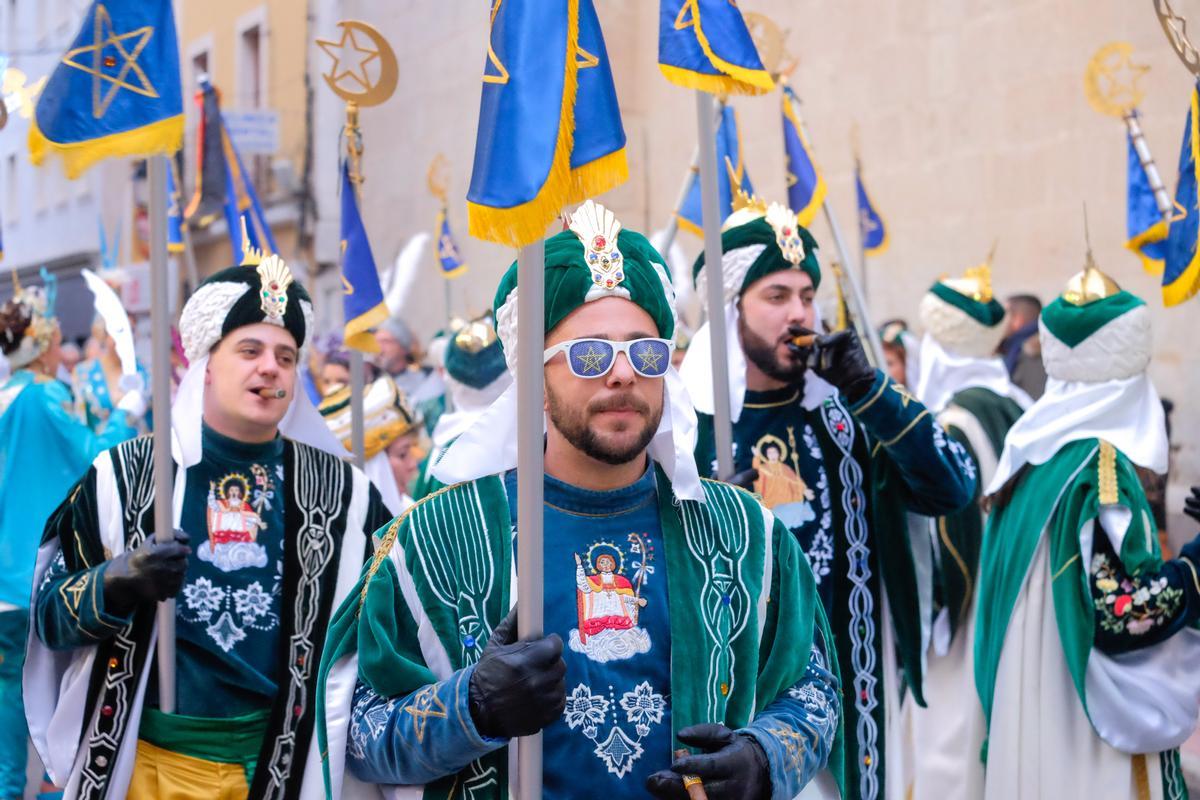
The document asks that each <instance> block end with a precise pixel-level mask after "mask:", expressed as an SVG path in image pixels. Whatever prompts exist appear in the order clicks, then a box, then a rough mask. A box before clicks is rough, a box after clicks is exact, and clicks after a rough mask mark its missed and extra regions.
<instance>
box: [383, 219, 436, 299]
mask: <svg viewBox="0 0 1200 800" xmlns="http://www.w3.org/2000/svg"><path fill="white" fill-rule="evenodd" d="M429 238H430V237H429V233H428V232H427V231H421V232H420V233H418V234H417V235H415V236H413V237H412V238H411V239H409V240H408V242H406V243H405V245H404V247H402V248H401V249H400V254H399V255H398V256H396V264H395V265H394V266H393V267H392V269H390V270H389V271H388V274H387V276H386V277H385V279H384V281H383V297H384V302H386V303H387V307H388V311H389V312H391V314H392V316H399V315H401V314H403V312H404V305H405V303H407V302H408V296H409V295H410V294H412V290H413V286H415V285H416V282H417V275H418V274H420V272H421V264H422V262H423V261H424V259H425V248H426V247H428V245H429Z"/></svg>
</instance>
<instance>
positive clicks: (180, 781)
mask: <svg viewBox="0 0 1200 800" xmlns="http://www.w3.org/2000/svg"><path fill="white" fill-rule="evenodd" d="M249 792H250V787H249V786H248V785H247V784H246V769H245V768H244V767H243V766H242V765H241V764H220V763H218V762H216V761H205V760H204V759H200V758H193V757H192V756H185V755H181V754H179V753H172V752H171V751H170V750H164V749H163V748H161V747H155V746H154V745H152V744H150V743H149V742H144V741H142V740H140V739H139V740H138V743H137V759H136V760H135V761H134V762H133V777H132V779H131V780H130V782H129V794H128V795H127V796H128V797H130V798H134V800H198V799H199V798H205V800H210V799H211V800H246V795H247V794H249Z"/></svg>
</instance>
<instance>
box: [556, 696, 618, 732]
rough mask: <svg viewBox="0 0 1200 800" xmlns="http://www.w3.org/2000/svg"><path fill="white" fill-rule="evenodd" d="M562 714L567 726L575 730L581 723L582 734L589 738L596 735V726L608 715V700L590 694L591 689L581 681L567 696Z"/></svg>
mask: <svg viewBox="0 0 1200 800" xmlns="http://www.w3.org/2000/svg"><path fill="white" fill-rule="evenodd" d="M563 715H564V716H565V717H566V718H567V727H569V728H570V729H571V730H575V729H576V728H578V727H579V726H580V725H582V726H583V733H584V735H585V736H587V737H588V738H591V737H593V736H595V735H596V726H597V725H600V724H601V723H603V722H604V718H605V717H606V716H607V715H608V700H607V699H606V698H604V697H603V696H601V695H595V694H592V691H591V689H589V688H588V687H586V686H584V685H583V684H582V683H581V684H579V685H578V686H576V687H575V690H574V691H572V692H571V696H570V697H568V698H567V709H566V711H564V712H563Z"/></svg>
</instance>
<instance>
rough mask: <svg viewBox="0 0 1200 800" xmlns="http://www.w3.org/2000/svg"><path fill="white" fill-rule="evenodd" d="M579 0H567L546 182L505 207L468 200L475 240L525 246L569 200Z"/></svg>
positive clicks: (538, 234)
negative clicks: (559, 95) (555, 124)
mask: <svg viewBox="0 0 1200 800" xmlns="http://www.w3.org/2000/svg"><path fill="white" fill-rule="evenodd" d="M578 49H579V0H568V2H567V52H566V54H565V55H564V57H563V61H564V63H565V65H566V68H565V70H564V72H563V97H562V107H561V110H560V111H559V117H558V141H557V142H555V145H554V159H553V161H551V163H550V170H549V172H548V173H547V174H546V181H545V182H544V183H543V184H542V188H541V189H540V190H538V193H537V195H536V196H534V198H533V199H532V200H528V201H526V202H524V203H521V204H519V205H515V206H510V207H508V208H495V207H492V206H485V205H481V204H479V203H472V202H471V201H469V200H468V201H467V230H468V232H469V233H470V234H471V235H472V236H474V237H475V238H476V239H483V240H485V241H489V242H496V243H497V244H506V245H508V246H510V247H518V248H520V247H524V246H525V245H527V244H531V243H533V242H536V241H537V240H538V239H540V238H542V237H543V236H545V234H546V227H547V226H548V225H549V224H550V222H551V221H552V220H553V219H554V218H555V217H556V216H557V215H558V213H559V212H560V211H561V210H562V207H563V206H564V205H566V204H567V203H569V202H570V201H571V198H572V196H573V195H574V190H573V184H574V182H573V180H572V178H571V149H572V148H573V147H574V144H575V93H576V91H577V90H578V88H579V64H578V61H577V59H576V57H575V54H576V51H577V50H578Z"/></svg>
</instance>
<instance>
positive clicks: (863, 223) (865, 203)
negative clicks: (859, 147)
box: [854, 163, 888, 256]
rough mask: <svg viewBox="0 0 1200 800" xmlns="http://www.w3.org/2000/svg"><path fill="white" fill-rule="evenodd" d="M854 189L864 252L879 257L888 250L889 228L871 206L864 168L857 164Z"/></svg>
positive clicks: (859, 231) (859, 232)
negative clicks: (863, 178)
mask: <svg viewBox="0 0 1200 800" xmlns="http://www.w3.org/2000/svg"><path fill="white" fill-rule="evenodd" d="M854 187H855V189H856V190H857V193H858V235H859V237H860V241H861V242H862V249H863V252H864V253H865V254H867V255H869V256H875V255H879V254H880V253H882V252H883V251H885V250H887V246H888V235H887V226H885V225H884V224H883V217H881V216H879V212H878V211H876V210H875V206H873V205H871V198H870V197H869V196H868V195H867V187H866V186H864V185H863V180H862V168H861V167H860V166H859V165H858V164H857V163H855V165H854Z"/></svg>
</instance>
